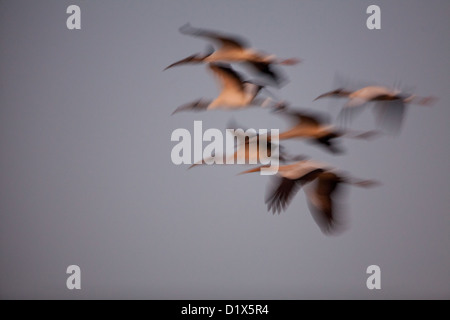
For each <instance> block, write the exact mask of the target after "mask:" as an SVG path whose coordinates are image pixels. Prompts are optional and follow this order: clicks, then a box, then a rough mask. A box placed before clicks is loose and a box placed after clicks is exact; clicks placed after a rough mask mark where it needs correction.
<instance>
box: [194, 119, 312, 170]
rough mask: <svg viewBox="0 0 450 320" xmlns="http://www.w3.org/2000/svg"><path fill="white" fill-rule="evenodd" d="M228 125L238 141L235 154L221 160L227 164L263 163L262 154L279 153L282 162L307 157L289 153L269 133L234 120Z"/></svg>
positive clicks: (269, 155)
mask: <svg viewBox="0 0 450 320" xmlns="http://www.w3.org/2000/svg"><path fill="white" fill-rule="evenodd" d="M227 127H228V129H233V130H234V135H235V137H237V143H236V146H235V147H236V151H235V152H234V153H233V155H231V156H230V157H228V158H227V157H226V156H225V155H223V156H222V158H221V160H222V161H221V162H222V163H224V164H227V163H228V162H229V163H232V164H258V163H261V160H262V159H261V155H262V156H263V157H267V158H271V157H273V156H276V155H278V161H280V162H286V161H300V160H304V159H305V158H306V157H305V156H303V155H295V156H293V155H289V154H288V153H287V152H286V151H285V149H284V147H283V146H282V145H279V144H275V143H273V142H272V141H271V139H270V138H269V136H268V135H260V134H259V133H256V130H249V129H247V128H243V127H241V126H239V125H237V123H235V122H234V120H232V121H230V122H229V123H228V126H227ZM261 137H262V138H261ZM261 143H265V144H266V149H265V150H261V148H260V145H261ZM215 159H217V157H216V156H213V157H210V158H208V159H202V160H201V161H199V162H197V163H194V164H193V165H192V166H190V167H189V169H191V168H193V167H195V166H198V165H203V164H211V163H213V161H214V160H215ZM263 160H267V159H263Z"/></svg>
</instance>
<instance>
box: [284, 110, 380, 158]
mask: <svg viewBox="0 0 450 320" xmlns="http://www.w3.org/2000/svg"><path fill="white" fill-rule="evenodd" d="M275 111H276V112H277V113H281V114H284V115H287V116H288V117H289V118H291V119H293V120H294V121H295V123H296V124H295V125H294V126H293V127H292V128H291V129H289V130H288V131H285V132H282V133H280V135H279V140H286V139H292V138H306V139H308V140H309V141H311V142H312V143H315V144H317V145H319V146H322V147H325V148H326V150H327V151H329V152H331V153H335V154H337V153H342V149H341V148H339V147H338V146H337V142H336V139H337V138H341V137H346V138H355V139H369V138H371V137H373V136H374V135H376V134H377V132H375V131H367V132H359V131H353V130H348V129H345V130H344V129H337V128H336V127H335V126H333V125H328V124H327V123H329V119H328V118H327V117H325V116H324V115H322V114H317V113H316V114H312V113H311V112H307V111H302V110H289V109H288V108H287V107H286V106H285V105H283V104H281V105H280V104H278V105H277V107H276V109H275Z"/></svg>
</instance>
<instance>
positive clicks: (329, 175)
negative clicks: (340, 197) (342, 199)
mask: <svg viewBox="0 0 450 320" xmlns="http://www.w3.org/2000/svg"><path fill="white" fill-rule="evenodd" d="M340 183H341V178H340V177H339V176H338V175H337V174H335V173H333V172H329V171H327V172H324V173H321V174H320V175H319V176H318V177H317V182H316V184H315V186H314V188H313V189H312V190H311V191H310V192H308V193H307V198H308V206H309V208H310V211H311V214H312V216H313V218H314V220H315V221H316V223H317V224H318V225H319V227H320V228H321V230H322V231H323V232H325V233H329V232H331V231H333V229H334V228H335V227H336V222H338V221H337V217H336V205H335V201H334V195H335V194H336V192H337V191H338V189H339V188H338V187H339V184H340Z"/></svg>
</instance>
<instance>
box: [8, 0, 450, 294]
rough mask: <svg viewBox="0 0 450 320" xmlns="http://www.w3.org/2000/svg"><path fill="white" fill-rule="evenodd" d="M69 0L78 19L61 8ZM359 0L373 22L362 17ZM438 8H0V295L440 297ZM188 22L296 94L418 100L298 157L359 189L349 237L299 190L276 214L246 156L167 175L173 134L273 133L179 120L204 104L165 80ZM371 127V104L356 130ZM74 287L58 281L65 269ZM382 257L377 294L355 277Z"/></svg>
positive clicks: (329, 108) (442, 81) (445, 189)
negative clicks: (377, 26)
mask: <svg viewBox="0 0 450 320" xmlns="http://www.w3.org/2000/svg"><path fill="white" fill-rule="evenodd" d="M70 4H77V5H79V6H80V7H81V30H79V31H69V30H67V28H66V19H67V17H68V15H67V14H66V8H67V6H69V5H70ZM370 4H377V5H379V6H380V7H381V12H382V15H381V19H382V22H381V26H382V29H381V30H378V31H370V30H368V29H367V28H366V19H367V17H368V15H367V14H366V13H365V12H366V8H367V6H368V5H370ZM448 12H450V3H449V2H448V1H447V0H443V1H438V0H433V1H427V2H424V1H411V0H408V1H406V0H402V1H400V0H396V1H350V0H346V1H331V0H330V1H276V2H275V1H248V0H246V1H222V2H219V1H131V0H130V1H101V0H97V1H57V0H54V1H47V0H45V1H44V0H42V1H17V0H14V1H12V0H9V1H8V0H5V1H1V2H0V48H1V49H0V73H1V74H2V77H1V78H0V82H1V84H0V148H1V150H2V156H1V157H0V218H1V223H0V265H1V268H0V270H1V272H0V297H1V298H64V299H75V298H149V299H197V298H199V299H202V298H203V299H205V298H207V299H303V298H358V299H359V298H362V299H381V298H447V299H448V298H450V273H449V272H448V270H449V269H450V250H449V244H450V215H449V208H450V197H449V183H450V182H449V181H450V173H449V170H448V168H449V166H448V164H449V156H450V146H449V143H448V137H449V134H450V131H449V126H448V122H449V119H450V108H449V106H450V96H449V91H448V86H449V83H450V81H449V80H450V76H449V74H450V65H449V57H450V55H449V54H450V47H449V46H450V44H449V41H448V34H449V31H450V23H449V20H448ZM186 22H190V23H191V24H192V25H193V26H196V27H202V28H212V29H217V30H223V31H224V32H229V33H235V34H240V35H242V36H243V37H246V38H248V39H249V40H250V41H251V43H252V45H253V46H254V47H256V48H260V49H262V50H264V51H266V52H270V53H274V54H277V55H278V56H280V57H286V58H287V57H299V58H302V59H304V61H303V63H302V64H300V65H298V66H293V67H285V68H283V70H284V71H285V72H286V74H287V75H288V76H289V78H290V80H291V82H290V83H288V84H287V85H286V86H285V87H283V88H282V89H281V90H279V91H277V90H274V91H275V92H276V93H277V94H278V95H279V96H280V97H282V98H284V99H286V100H287V101H290V102H292V103H293V105H294V106H302V107H305V108H314V109H317V110H319V111H324V112H330V113H331V114H332V115H336V113H337V110H338V108H339V106H340V105H342V102H341V101H332V100H323V101H318V102H314V103H312V100H313V99H314V98H315V97H316V96H317V95H319V94H321V93H323V92H325V91H327V90H331V89H334V88H333V87H334V86H335V85H336V83H335V80H334V79H335V78H336V74H341V75H344V76H346V77H349V78H352V79H361V80H366V81H373V82H376V83H379V84H384V85H394V84H396V83H398V82H400V83H401V85H403V86H405V87H407V86H410V87H414V88H415V89H416V92H417V93H418V94H420V95H434V96H436V97H438V98H439V101H438V102H437V103H436V104H435V105H434V106H433V107H432V108H422V107H419V106H411V107H410V108H409V110H408V114H407V118H406V121H405V125H404V127H403V128H402V132H401V134H400V135H399V136H398V137H389V136H383V137H381V138H379V139H377V140H374V141H370V142H366V141H344V146H345V148H346V150H347V153H346V154H345V155H342V156H331V155H329V154H327V153H325V152H323V151H322V150H320V149H316V148H314V147H312V146H310V145H307V144H305V143H304V142H302V141H289V142H288V143H286V146H287V147H289V151H290V152H291V153H302V154H308V155H310V156H311V157H313V158H314V159H317V160H321V161H325V162H328V163H330V164H332V165H334V166H336V167H339V168H342V169H344V170H347V171H349V172H351V173H352V174H353V175H355V176H357V177H361V178H371V179H376V180H378V181H380V182H381V183H382V186H380V187H378V188H376V189H369V190H364V189H359V188H349V190H348V194H347V204H348V206H347V209H348V217H349V219H350V227H349V229H348V230H347V231H346V232H345V233H344V234H342V235H340V236H338V237H327V236H325V235H323V234H322V233H321V232H320V230H319V228H318V227H317V226H316V224H315V223H314V221H313V219H312V217H311V215H310V214H309V211H308V208H307V206H306V202H305V197H304V195H303V193H302V192H299V193H298V195H297V196H296V197H295V198H294V200H293V201H292V203H291V205H290V206H289V208H288V209H287V211H286V212H284V213H283V214H281V215H279V216H273V215H272V214H269V213H268V212H267V210H266V206H265V204H264V195H265V191H266V185H267V184H268V182H269V178H268V177H263V176H260V175H257V174H255V175H247V176H236V173H238V172H240V171H242V170H243V167H219V166H216V167H201V168H195V169H192V170H189V171H188V170H186V169H187V166H175V165H173V164H172V162H171V159H170V152H171V149H172V147H173V146H174V145H175V143H173V142H171V141H170V136H171V133H172V131H173V130H174V129H177V128H186V129H188V130H192V129H193V123H194V120H202V121H203V127H204V128H205V129H206V128H219V129H225V128H226V124H227V122H228V121H229V120H230V118H231V117H234V118H235V119H236V121H238V122H239V123H242V124H243V125H246V126H249V127H252V126H253V127H255V128H269V129H270V128H280V129H284V128H286V127H287V123H285V122H284V121H283V119H282V118H281V117H278V116H276V115H273V114H270V113H269V112H268V111H267V110H258V109H252V110H246V111H240V112H232V113H231V112H224V111H217V112H206V113H195V114H189V113H180V114H177V115H174V116H170V114H171V112H172V111H173V110H174V109H175V108H176V107H178V106H179V105H181V104H183V103H186V102H189V101H192V100H195V99H198V98H200V97H203V96H205V97H210V98H213V97H214V95H215V94H216V93H217V89H216V84H215V83H214V82H213V81H212V80H211V79H212V78H211V76H210V74H209V73H208V72H206V71H205V67H204V66H200V65H199V66H183V67H178V68H174V69H170V70H168V71H165V72H162V70H163V69H164V67H166V66H167V65H168V64H170V63H172V62H174V61H176V60H177V59H180V58H183V57H185V56H187V55H190V54H192V53H195V52H200V51H203V50H204V48H205V46H206V42H205V41H203V40H201V39H196V38H192V37H188V36H183V35H181V34H180V33H179V32H178V28H179V27H180V26H182V25H183V24H185V23H186ZM353 127H355V128H358V129H373V128H374V122H373V117H372V114H371V112H367V113H365V114H362V115H361V117H358V119H357V121H355V122H354V125H353ZM71 264H77V265H79V266H80V267H81V273H82V280H81V281H82V290H80V291H69V290H68V289H67V288H66V285H65V284H66V278H67V275H66V273H65V270H66V268H67V266H68V265H71ZM371 264H377V265H379V266H380V267H381V275H382V277H381V283H382V284H381V285H382V289H381V290H378V291H377V290H372V291H370V290H368V289H367V288H366V278H367V275H366V273H365V271H366V268H367V266H369V265H371Z"/></svg>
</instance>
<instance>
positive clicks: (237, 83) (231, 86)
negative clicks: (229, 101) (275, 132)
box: [209, 63, 244, 93]
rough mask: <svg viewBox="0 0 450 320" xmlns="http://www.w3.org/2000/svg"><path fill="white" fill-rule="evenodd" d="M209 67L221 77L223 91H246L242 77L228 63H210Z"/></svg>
mask: <svg viewBox="0 0 450 320" xmlns="http://www.w3.org/2000/svg"><path fill="white" fill-rule="evenodd" d="M209 68H210V70H211V71H212V72H213V73H214V75H215V76H216V77H217V78H218V79H219V82H220V86H221V87H222V91H223V92H234V93H235V92H239V93H242V92H243V91H244V86H243V81H242V77H241V76H240V75H239V74H238V73H237V72H236V71H234V70H233V69H232V68H231V67H230V66H229V65H228V64H222V63H221V64H219V63H210V64H209Z"/></svg>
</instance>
